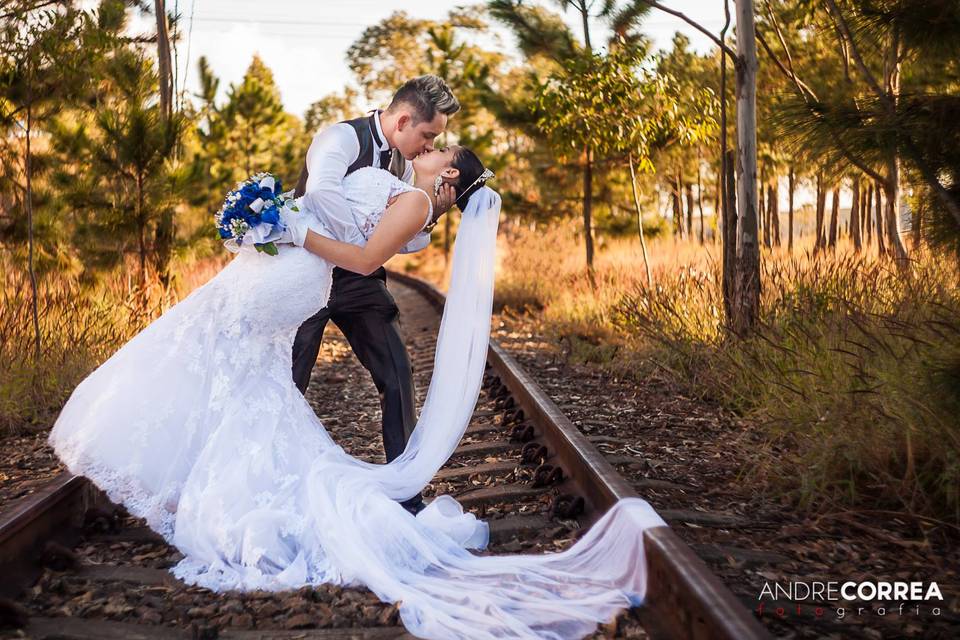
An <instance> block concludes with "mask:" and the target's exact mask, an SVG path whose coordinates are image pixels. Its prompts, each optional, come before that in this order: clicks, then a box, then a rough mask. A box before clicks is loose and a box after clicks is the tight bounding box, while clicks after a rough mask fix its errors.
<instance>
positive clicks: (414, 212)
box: [303, 191, 428, 275]
mask: <svg viewBox="0 0 960 640" xmlns="http://www.w3.org/2000/svg"><path fill="white" fill-rule="evenodd" d="M427 207H428V201H427V199H426V198H425V197H424V195H423V194H422V193H420V192H418V191H408V192H407V193H403V194H400V195H399V196H398V197H397V199H396V201H395V202H394V203H393V204H392V205H390V206H389V207H387V210H386V211H385V212H384V214H383V218H382V219H381V220H380V222H379V223H378V224H377V227H376V229H374V231H373V235H372V236H370V240H368V241H367V244H366V245H365V246H363V247H359V246H357V245H355V244H349V243H346V242H339V241H337V240H331V239H330V238H327V237H326V236H322V235H320V234H319V233H314V232H313V231H312V230H310V231H307V238H306V241H305V242H304V243H303V248H304V249H306V250H308V251H310V252H311V253H315V254H317V255H318V256H320V257H321V258H324V259H326V260H329V261H330V262H332V263H333V264H335V265H337V266H338V267H340V268H341V269H346V270H347V271H353V272H354V273H360V274H363V275H369V274H371V273H373V272H374V271H376V270H377V269H379V268H380V267H381V266H383V263H384V262H386V261H387V260H389V259H390V258H391V257H393V256H394V255H396V254H397V253H398V252H399V251H400V249H402V248H403V245H404V244H406V243H407V242H408V241H409V240H410V238H412V237H413V236H415V235H416V234H417V232H418V231H420V229H422V228H423V222H424V220H425V219H426V217H427Z"/></svg>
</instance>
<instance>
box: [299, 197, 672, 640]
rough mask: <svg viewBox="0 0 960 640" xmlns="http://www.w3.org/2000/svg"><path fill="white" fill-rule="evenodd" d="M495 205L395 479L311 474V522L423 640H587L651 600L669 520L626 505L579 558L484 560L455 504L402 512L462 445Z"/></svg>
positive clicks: (455, 289)
mask: <svg viewBox="0 0 960 640" xmlns="http://www.w3.org/2000/svg"><path fill="white" fill-rule="evenodd" d="M499 217H500V196H499V195H498V194H497V193H496V192H495V191H493V190H492V189H490V188H488V187H483V188H481V189H480V190H479V191H477V192H476V193H475V194H474V195H473V196H472V197H471V198H470V201H469V203H468V205H467V207H466V209H465V210H464V212H463V216H462V220H461V223H460V229H459V231H458V233H457V240H456V244H455V248H454V257H453V269H452V277H451V282H450V288H449V293H448V296H447V302H446V306H445V308H444V313H443V320H442V323H441V327H440V333H439V337H438V341H437V350H436V361H435V366H434V373H433V379H432V381H431V383H430V388H429V390H428V392H427V398H426V401H425V403H424V406H423V410H422V412H421V414H420V419H419V421H418V422H417V426H416V429H415V430H414V432H413V435H412V437H411V439H410V441H409V443H408V445H407V448H406V450H405V451H404V453H403V454H402V455H401V456H400V457H398V458H397V459H396V460H394V461H393V462H391V463H389V464H386V465H374V464H368V463H364V462H361V461H358V460H356V459H354V458H352V457H350V456H348V455H346V454H345V453H344V452H343V451H342V450H340V449H339V448H338V449H334V450H331V451H330V452H329V454H328V455H325V456H324V457H323V458H322V459H321V460H320V461H318V463H317V464H316V465H315V466H314V468H313V469H312V472H311V475H310V481H309V487H310V489H309V492H310V496H309V499H310V503H311V509H310V511H311V512H313V513H315V514H324V516H325V518H324V522H323V523H322V524H321V523H317V524H318V531H317V536H318V537H319V538H320V540H318V542H319V543H320V544H321V545H322V547H323V549H324V551H325V553H326V555H327V559H329V560H331V561H332V564H333V565H334V566H337V567H339V568H340V570H341V571H343V572H344V575H343V577H344V578H345V579H346V580H347V581H357V582H360V583H362V584H365V585H366V586H368V587H369V588H370V589H372V590H373V591H374V592H375V593H377V595H378V596H379V597H381V598H382V599H385V600H388V601H399V602H400V603H401V607H400V612H401V617H402V619H403V622H404V624H405V626H406V627H407V629H408V630H409V631H410V632H411V633H413V634H414V635H417V636H421V637H424V638H444V639H446V638H551V639H559V638H579V637H582V636H583V635H585V634H587V633H590V632H591V631H593V629H594V628H595V626H596V624H597V623H598V622H605V621H607V620H609V619H610V618H611V616H612V615H613V614H614V613H615V612H616V611H617V610H618V609H621V608H623V607H626V606H630V605H635V604H638V603H639V602H640V601H641V600H642V599H643V596H644V592H645V588H646V563H645V560H644V554H643V531H644V529H646V528H648V527H653V526H662V525H663V524H664V522H663V520H661V519H660V517H659V516H657V514H656V513H655V512H654V511H653V509H652V508H651V507H650V506H649V505H648V504H647V503H646V502H644V501H643V500H639V499H628V500H622V501H620V502H619V503H617V504H616V505H615V506H614V507H613V508H612V509H611V510H610V511H609V512H608V513H607V514H606V515H605V516H604V517H603V518H602V519H601V520H600V521H599V522H597V523H596V524H595V525H594V526H593V527H592V529H591V530H590V531H589V532H587V534H586V535H585V536H583V537H582V538H581V539H580V540H579V541H578V542H577V543H576V544H575V545H574V546H573V547H571V548H570V549H568V550H567V551H565V552H562V553H557V554H551V555H544V556H498V557H492V556H478V555H474V554H472V553H471V552H469V551H467V550H465V547H468V548H482V547H483V546H485V545H486V542H487V528H486V525H485V524H484V523H482V522H479V521H478V520H476V518H474V517H473V515H472V514H465V513H463V511H462V509H461V507H460V505H459V504H458V503H457V502H456V501H455V500H454V499H453V498H451V497H449V496H441V497H440V498H437V499H436V500H434V501H433V502H432V503H431V504H430V505H429V506H428V507H427V509H426V510H424V511H423V512H421V513H420V514H419V515H418V517H417V518H413V517H410V516H409V514H407V513H406V512H405V510H404V509H403V508H402V507H400V505H399V504H397V502H396V501H397V500H402V499H406V498H409V497H410V496H412V495H414V494H415V493H417V492H418V491H420V490H421V489H422V488H423V487H424V485H426V484H427V483H428V482H429V481H430V480H431V479H432V477H433V476H434V474H435V473H436V472H437V470H438V469H439V468H440V467H441V466H442V465H443V464H444V463H445V462H446V461H447V459H448V458H449V457H450V455H451V454H452V453H453V451H454V449H455V448H456V447H457V444H458V443H459V442H460V439H461V438H462V436H463V433H464V431H465V430H466V428H467V425H468V424H469V422H470V418H471V416H472V414H473V411H474V408H475V405H476V402H477V398H478V396H479V392H480V386H481V381H482V377H483V372H484V367H485V362H486V355H487V349H488V344H489V335H490V318H491V309H492V301H493V281H494V258H495V248H496V235H497V224H498V222H499Z"/></svg>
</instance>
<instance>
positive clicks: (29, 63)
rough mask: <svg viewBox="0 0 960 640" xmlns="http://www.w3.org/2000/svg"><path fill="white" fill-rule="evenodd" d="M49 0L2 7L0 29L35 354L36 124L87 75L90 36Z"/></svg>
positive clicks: (79, 16)
mask: <svg viewBox="0 0 960 640" xmlns="http://www.w3.org/2000/svg"><path fill="white" fill-rule="evenodd" d="M51 4H53V3H49V2H31V1H29V0H23V1H14V2H10V3H6V4H5V5H4V11H5V14H4V16H3V18H2V30H0V56H2V66H0V98H2V103H3V104H2V113H0V118H2V119H0V124H2V126H3V127H4V129H5V131H7V132H8V138H9V133H13V138H14V139H15V140H19V139H21V136H22V141H23V143H22V151H21V157H22V176H23V180H22V182H21V181H20V180H18V179H17V178H15V177H13V176H10V178H11V182H12V185H11V186H12V187H13V192H14V194H13V195H14V201H15V202H16V204H17V205H19V206H18V209H22V210H23V211H24V212H25V214H26V215H25V218H26V227H27V229H26V231H27V233H26V235H27V253H28V255H27V265H28V267H27V268H28V272H29V275H30V289H31V300H32V302H31V304H32V315H33V329H34V351H35V357H36V358H39V357H40V348H41V345H40V323H39V310H38V299H37V298H38V292H37V274H36V268H35V256H34V254H35V242H34V240H35V238H34V223H35V220H34V217H35V210H34V166H33V165H34V153H35V152H34V149H33V140H34V138H35V137H36V135H37V131H38V129H39V127H42V126H43V124H44V123H45V122H47V121H48V120H50V119H51V118H53V117H55V116H56V114H57V113H59V112H60V111H61V110H62V109H63V108H64V106H65V104H66V103H67V102H68V101H69V100H71V99H72V98H74V97H76V96H77V95H78V94H79V92H80V91H82V88H83V87H84V86H85V84H86V82H87V81H88V79H89V77H88V76H87V75H86V74H85V73H84V72H83V66H84V61H85V59H87V57H88V55H89V54H91V53H92V47H90V48H85V47H84V44H85V40H86V39H87V36H89V35H90V30H89V28H88V24H87V19H88V16H87V14H85V13H82V12H80V11H78V10H76V9H74V8H72V7H67V8H62V7H54V8H48V7H49V5H51Z"/></svg>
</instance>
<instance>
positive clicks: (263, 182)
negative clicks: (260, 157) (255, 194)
mask: <svg viewBox="0 0 960 640" xmlns="http://www.w3.org/2000/svg"><path fill="white" fill-rule="evenodd" d="M276 183H277V181H276V180H275V179H274V177H273V176H271V175H270V174H269V173H268V174H266V176H265V177H263V178H261V179H260V188H261V189H264V188H266V189H270V190H271V191H273V186H274V185H275V184H276Z"/></svg>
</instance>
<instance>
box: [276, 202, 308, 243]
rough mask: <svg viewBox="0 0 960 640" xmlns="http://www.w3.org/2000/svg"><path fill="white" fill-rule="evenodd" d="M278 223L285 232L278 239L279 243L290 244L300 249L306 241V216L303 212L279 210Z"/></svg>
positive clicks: (284, 208)
mask: <svg viewBox="0 0 960 640" xmlns="http://www.w3.org/2000/svg"><path fill="white" fill-rule="evenodd" d="M280 221H281V222H283V226H284V227H286V230H285V231H284V232H283V235H282V236H281V237H280V240H279V242H292V243H293V244H295V245H297V246H298V247H302V246H303V243H304V242H306V241H307V231H308V229H307V216H305V215H304V214H303V212H302V211H301V212H295V211H290V210H289V209H287V208H286V207H281V208H280Z"/></svg>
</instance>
